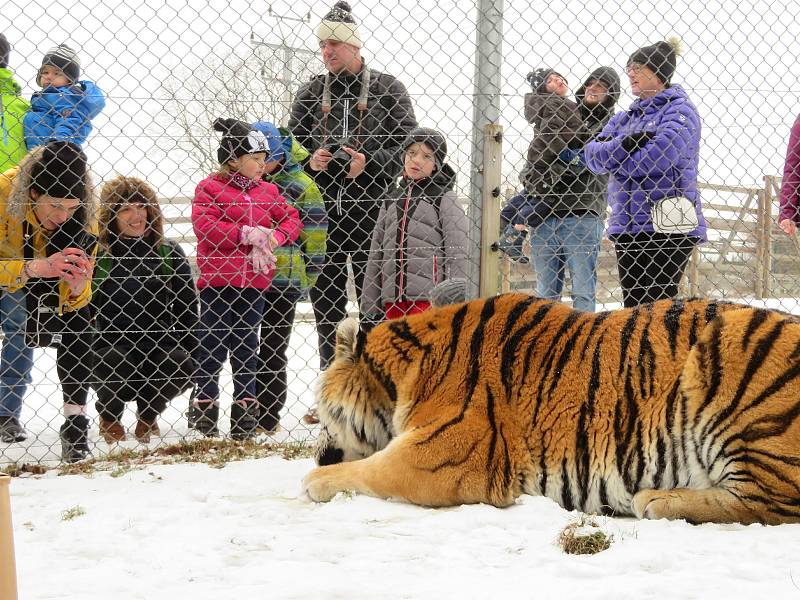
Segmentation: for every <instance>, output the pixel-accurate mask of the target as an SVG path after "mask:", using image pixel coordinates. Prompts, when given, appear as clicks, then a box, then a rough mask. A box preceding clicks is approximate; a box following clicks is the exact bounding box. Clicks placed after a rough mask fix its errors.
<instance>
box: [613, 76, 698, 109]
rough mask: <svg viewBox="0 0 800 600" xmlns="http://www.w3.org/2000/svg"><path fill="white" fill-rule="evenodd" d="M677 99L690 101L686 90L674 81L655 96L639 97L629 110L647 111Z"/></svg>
mask: <svg viewBox="0 0 800 600" xmlns="http://www.w3.org/2000/svg"><path fill="white" fill-rule="evenodd" d="M676 100H687V101H690V100H689V95H688V94H687V93H686V90H684V89H683V88H682V87H681V86H680V85H678V84H677V83H672V84H670V86H669V87H668V88H666V89H664V90H662V91H660V92H659V93H658V94H656V95H655V96H651V97H650V98H637V99H636V100H634V101H633V103H632V104H631V106H630V108H629V109H628V112H636V111H645V110H648V109H649V108H650V107H655V108H658V107H661V106H664V105H665V104H669V103H670V102H675V101H676Z"/></svg>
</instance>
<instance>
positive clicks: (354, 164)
mask: <svg viewBox="0 0 800 600" xmlns="http://www.w3.org/2000/svg"><path fill="white" fill-rule="evenodd" d="M342 150H344V151H345V152H347V153H348V154H349V155H350V170H349V171H348V172H347V179H354V178H356V177H358V176H359V175H361V173H363V172H364V167H365V166H366V164H367V157H366V156H364V154H362V153H361V152H356V151H355V150H353V149H352V148H348V147H347V146H342Z"/></svg>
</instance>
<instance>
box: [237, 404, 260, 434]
mask: <svg viewBox="0 0 800 600" xmlns="http://www.w3.org/2000/svg"><path fill="white" fill-rule="evenodd" d="M256 427H258V402H256V401H255V400H253V399H249V398H248V399H245V400H239V401H238V402H234V403H233V404H232V405H231V438H233V439H234V440H249V439H250V438H253V437H255V435H256Z"/></svg>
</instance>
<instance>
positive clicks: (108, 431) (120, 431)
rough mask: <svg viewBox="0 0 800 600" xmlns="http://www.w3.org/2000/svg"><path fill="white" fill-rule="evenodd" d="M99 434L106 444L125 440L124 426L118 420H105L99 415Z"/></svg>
mask: <svg viewBox="0 0 800 600" xmlns="http://www.w3.org/2000/svg"><path fill="white" fill-rule="evenodd" d="M100 435H101V436H103V439H104V440H105V441H106V444H115V443H117V442H124V441H125V428H124V427H123V426H122V423H120V422H119V421H106V420H105V419H104V418H103V417H100Z"/></svg>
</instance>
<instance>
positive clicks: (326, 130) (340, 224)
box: [289, 2, 417, 369]
mask: <svg viewBox="0 0 800 600" xmlns="http://www.w3.org/2000/svg"><path fill="white" fill-rule="evenodd" d="M317 37H318V38H319V44H320V48H321V50H322V59H323V61H324V63H325V67H326V68H327V69H328V72H327V73H325V74H323V75H317V76H315V77H313V78H312V79H311V81H310V82H308V83H307V84H305V85H303V86H302V87H301V88H300V89H299V90H298V92H297V95H296V97H295V98H294V102H293V103H292V109H291V117H290V119H289V129H290V130H291V131H292V133H293V134H294V136H295V138H296V139H297V141H298V142H300V143H301V144H302V145H303V146H304V147H305V148H306V149H307V150H308V151H309V152H311V156H310V158H309V159H308V161H307V162H306V164H305V165H304V167H305V170H306V171H307V172H308V173H309V174H310V175H311V176H312V177H313V178H314V181H315V182H316V184H317V185H318V186H319V188H320V190H321V192H322V195H323V197H324V198H325V207H326V210H327V212H328V220H329V223H328V250H327V254H326V261H325V266H324V267H323V270H322V273H321V275H320V277H319V279H318V280H317V283H316V286H315V287H313V288H311V291H310V295H311V302H312V304H313V306H314V316H315V318H316V321H317V334H318V336H319V354H320V366H321V368H322V369H325V368H327V366H328V365H329V364H330V362H331V361H332V360H333V357H334V350H335V337H336V326H337V325H338V323H339V322H340V321H341V320H342V319H344V318H345V317H346V316H347V292H346V284H347V265H346V262H347V258H348V256H349V258H350V261H351V265H352V268H353V275H354V278H355V286H356V293H357V294H358V297H359V300H360V298H361V290H362V286H363V282H364V271H365V268H366V263H367V255H368V252H369V245H370V238H371V236H372V231H373V229H374V227H375V223H376V220H377V216H378V211H379V209H380V206H381V203H382V202H383V200H384V199H385V198H386V197H387V196H388V190H389V187H390V186H391V183H392V180H393V179H394V178H396V177H397V176H398V175H399V174H400V171H401V169H402V156H401V153H402V151H401V144H402V142H403V140H404V139H405V137H406V135H407V134H408V133H409V132H410V131H411V130H412V129H413V128H415V127H416V126H417V120H416V118H415V117H414V109H413V108H412V106H411V99H410V98H409V96H408V92H407V91H406V88H405V86H403V84H402V83H400V82H399V81H398V80H397V79H395V78H394V77H393V76H391V75H387V74H385V73H380V72H378V71H374V70H372V69H370V68H368V67H367V66H366V65H365V64H364V60H363V59H362V57H361V46H362V43H361V37H360V35H359V33H358V28H357V27H356V23H355V20H354V19H353V16H352V14H351V11H350V6H349V5H348V4H347V3H346V2H337V3H336V5H335V6H334V7H333V9H331V11H330V12H329V13H328V14H327V15H326V16H325V17H324V19H323V20H322V23H321V24H320V26H319V28H318V29H317Z"/></svg>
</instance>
